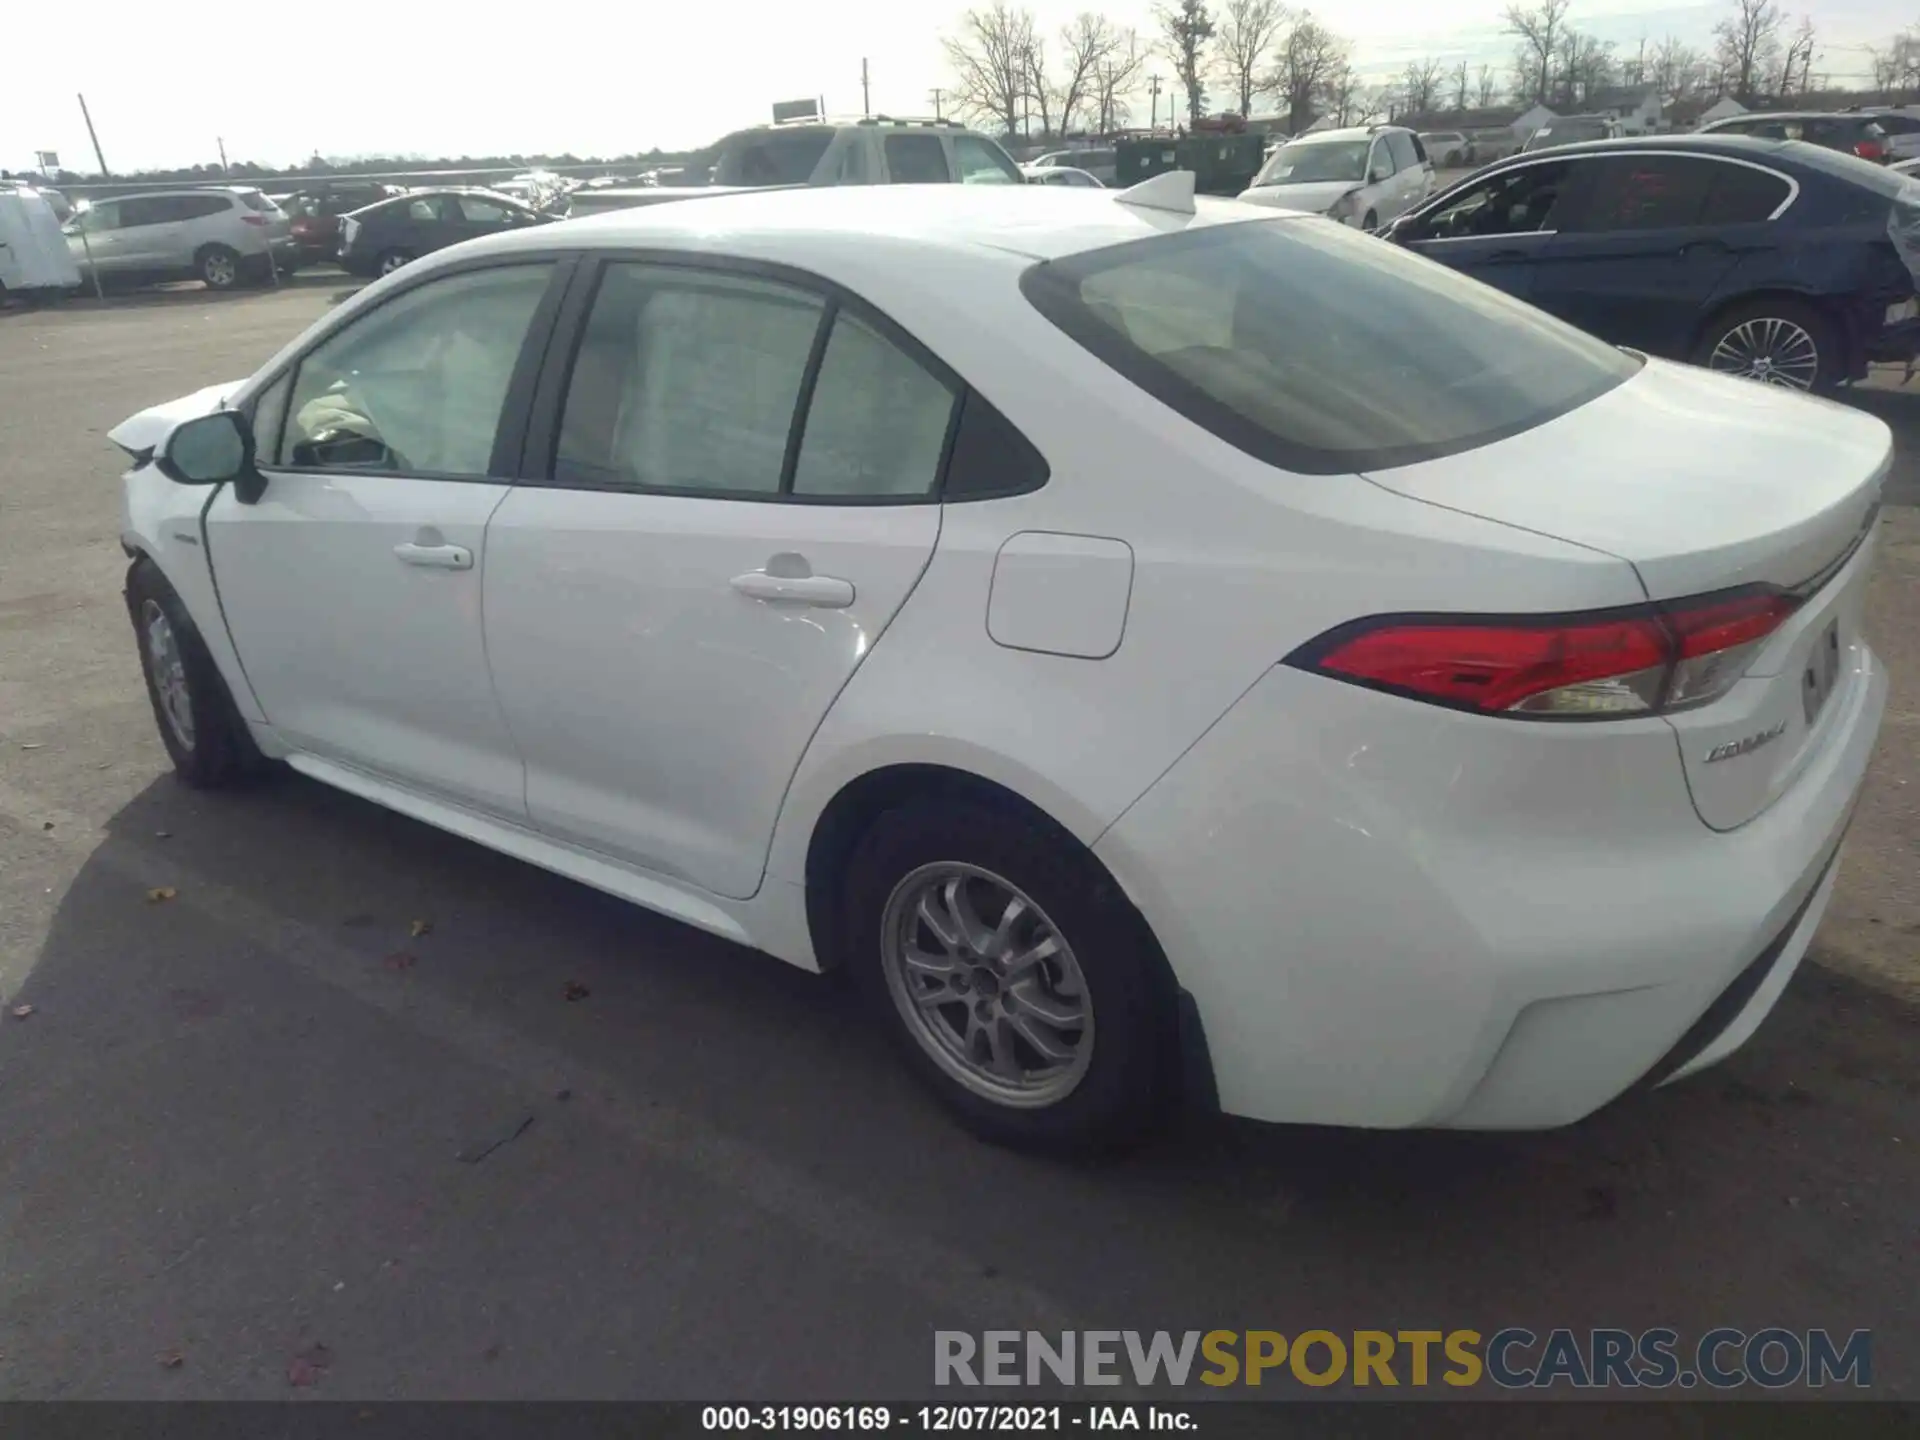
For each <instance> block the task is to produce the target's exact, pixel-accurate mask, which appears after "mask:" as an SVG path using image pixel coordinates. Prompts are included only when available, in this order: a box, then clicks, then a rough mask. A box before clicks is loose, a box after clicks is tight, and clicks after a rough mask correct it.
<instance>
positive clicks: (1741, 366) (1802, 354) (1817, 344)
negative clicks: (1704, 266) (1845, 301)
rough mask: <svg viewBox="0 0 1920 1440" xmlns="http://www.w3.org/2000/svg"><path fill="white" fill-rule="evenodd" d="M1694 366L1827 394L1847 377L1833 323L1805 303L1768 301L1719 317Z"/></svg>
mask: <svg viewBox="0 0 1920 1440" xmlns="http://www.w3.org/2000/svg"><path fill="white" fill-rule="evenodd" d="M1693 363H1694V364H1696V365H1703V366H1705V367H1706V368H1707V369H1709V370H1714V371H1718V372H1719V373H1720V374H1722V375H1738V376H1741V377H1742V378H1744V379H1748V380H1758V381H1761V382H1762V383H1763V384H1767V385H1778V386H1781V387H1782V388H1784V389H1788V390H1799V391H1803V392H1805V391H1813V392H1815V393H1820V394H1824V393H1826V392H1828V391H1831V390H1833V389H1834V388H1835V387H1836V386H1838V385H1839V383H1840V381H1841V379H1842V378H1844V375H1845V367H1844V366H1843V365H1842V364H1841V360H1840V343H1839V336H1838V333H1837V332H1836V330H1835V328H1834V326H1833V323H1832V322H1831V321H1830V320H1829V319H1828V318H1827V317H1826V316H1825V315H1823V314H1822V313H1821V312H1820V311H1819V310H1816V309H1815V308H1814V307H1813V306H1811V305H1808V304H1806V303H1805V302H1804V301H1800V300H1791V299H1787V298H1784V297H1781V298H1763V299H1759V300H1751V301H1748V302H1746V303H1745V304H1741V305H1736V306H1734V307H1733V308H1732V309H1730V310H1728V311H1725V312H1724V313H1723V314H1720V315H1717V316H1715V317H1714V318H1713V320H1712V321H1711V322H1710V323H1709V324H1708V325H1707V327H1706V329H1705V330H1704V331H1703V332H1702V333H1701V336H1700V343H1699V344H1698V345H1697V346H1696V347H1695V348H1694V353H1693Z"/></svg>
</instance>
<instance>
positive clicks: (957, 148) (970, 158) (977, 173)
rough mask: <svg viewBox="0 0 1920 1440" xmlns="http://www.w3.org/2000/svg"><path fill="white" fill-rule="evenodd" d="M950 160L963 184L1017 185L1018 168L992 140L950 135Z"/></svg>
mask: <svg viewBox="0 0 1920 1440" xmlns="http://www.w3.org/2000/svg"><path fill="white" fill-rule="evenodd" d="M953 159H954V163H955V164H956V165H957V166H958V167H959V170H960V183H961V184H963V185H1018V184H1019V183H1020V167H1019V166H1017V165H1015V164H1014V163H1013V161H1012V160H1010V159H1009V158H1008V157H1007V152H1006V151H1004V150H1002V149H1001V148H1000V147H999V146H998V145H996V144H994V143H993V142H992V141H991V140H982V139H981V138H980V137H979V136H978V135H956V136H954V137H953Z"/></svg>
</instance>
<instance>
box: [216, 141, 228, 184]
mask: <svg viewBox="0 0 1920 1440" xmlns="http://www.w3.org/2000/svg"><path fill="white" fill-rule="evenodd" d="M213 143H214V144H215V145H217V146H219V147H220V173H221V174H222V175H225V174H226V173H227V142H226V141H225V140H223V139H221V138H220V136H218V135H216V136H214V137H213Z"/></svg>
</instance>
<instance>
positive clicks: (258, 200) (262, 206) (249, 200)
mask: <svg viewBox="0 0 1920 1440" xmlns="http://www.w3.org/2000/svg"><path fill="white" fill-rule="evenodd" d="M240 203H241V204H242V205H244V206H246V207H247V208H248V209H249V210H259V211H263V212H264V211H267V210H278V209H279V208H280V207H279V206H278V205H276V204H274V203H273V201H271V200H269V199H268V198H267V197H266V196H264V195H262V194H261V193H260V192H259V191H258V190H242V191H241V192H240Z"/></svg>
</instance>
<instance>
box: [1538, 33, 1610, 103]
mask: <svg viewBox="0 0 1920 1440" xmlns="http://www.w3.org/2000/svg"><path fill="white" fill-rule="evenodd" d="M1555 64H1556V70H1557V74H1556V78H1555V81H1554V87H1553V99H1554V101H1555V102H1557V103H1558V104H1561V105H1568V106H1573V105H1585V104H1586V103H1587V101H1588V99H1589V98H1590V97H1591V96H1593V95H1595V94H1597V93H1599V92H1600V91H1602V90H1604V89H1606V88H1607V86H1608V85H1609V84H1611V83H1612V81H1613V46H1611V45H1608V44H1603V43H1602V42H1601V41H1599V40H1596V39H1595V38H1594V37H1593V36H1591V35H1583V34H1581V33H1580V32H1579V31H1578V30H1573V29H1568V30H1564V31H1562V32H1561V35H1560V49H1559V55H1558V57H1557V60H1556V62H1555Z"/></svg>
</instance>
